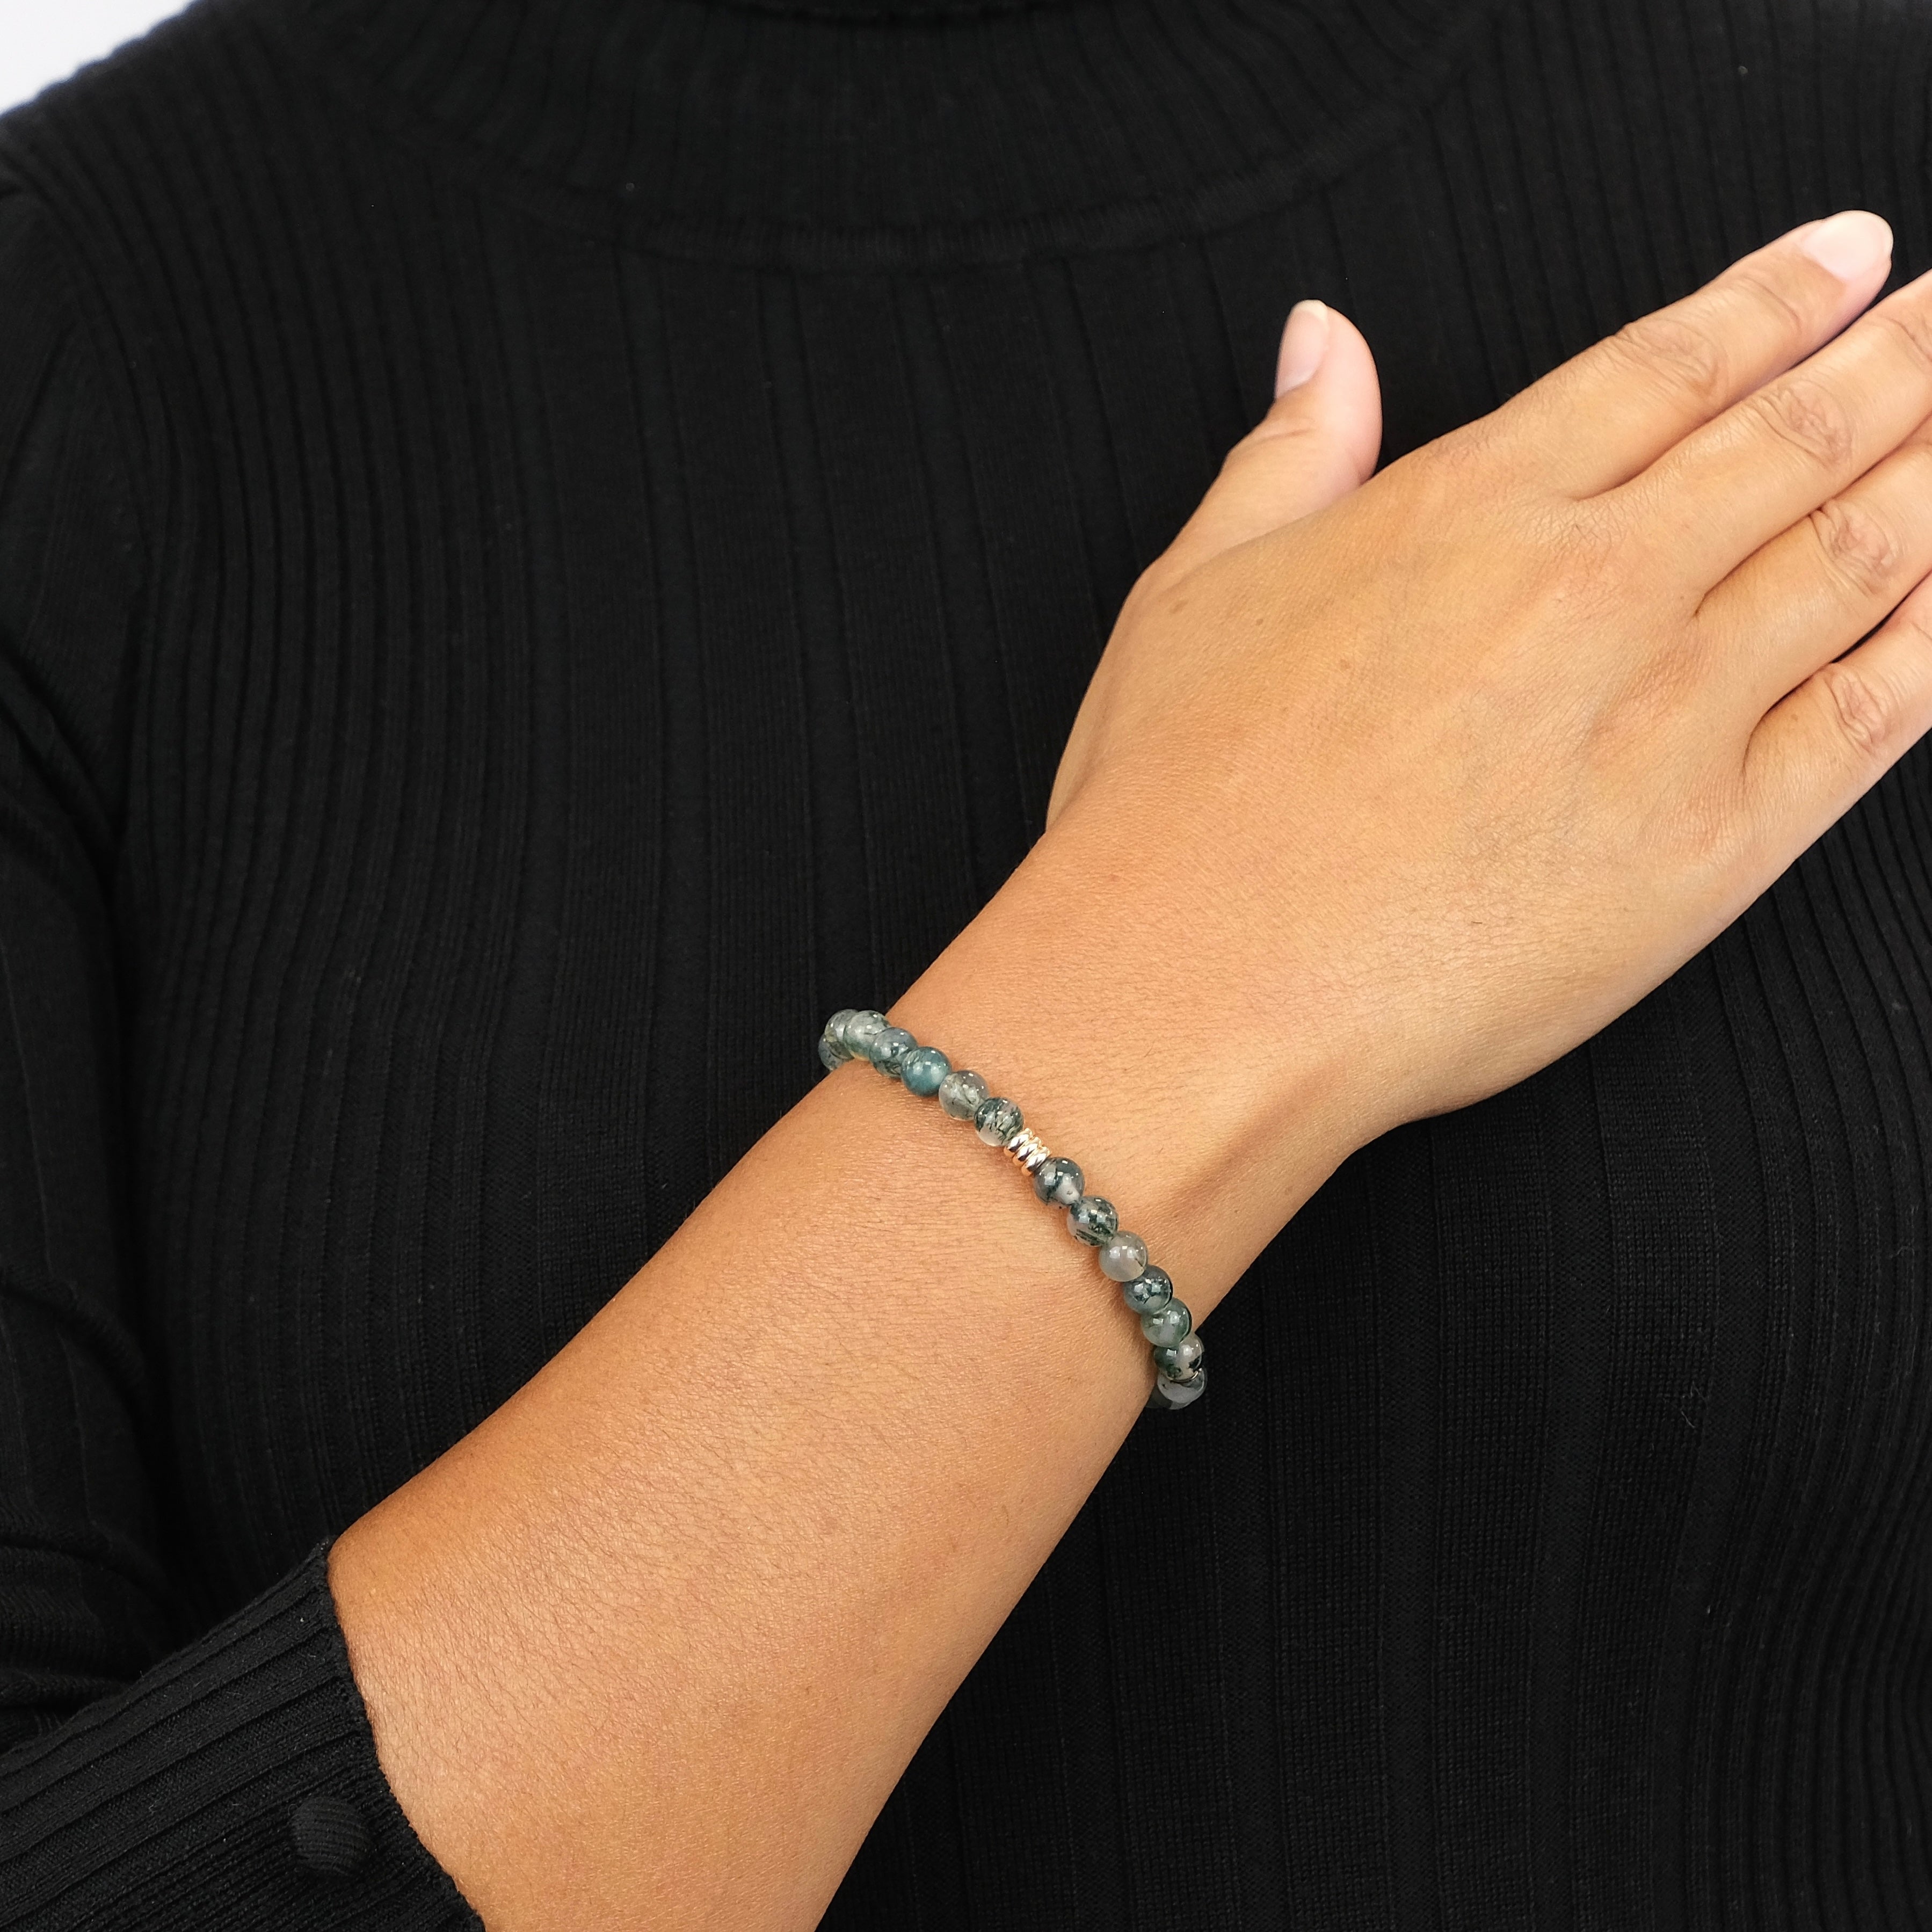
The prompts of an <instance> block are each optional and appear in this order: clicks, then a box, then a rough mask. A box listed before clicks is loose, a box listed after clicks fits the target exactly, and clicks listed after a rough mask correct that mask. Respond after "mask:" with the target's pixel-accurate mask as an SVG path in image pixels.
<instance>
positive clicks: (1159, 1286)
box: [1121, 1264, 1174, 1315]
mask: <svg viewBox="0 0 1932 1932" xmlns="http://www.w3.org/2000/svg"><path fill="white" fill-rule="evenodd" d="M1173 1299H1174V1281H1173V1278H1172V1277H1171V1276H1170V1275H1169V1274H1168V1271H1166V1269H1165V1268H1156V1267H1154V1266H1153V1265H1151V1264H1150V1265H1148V1267H1146V1268H1143V1269H1142V1271H1140V1273H1139V1274H1137V1275H1136V1276H1135V1277H1134V1278H1133V1280H1132V1281H1124V1282H1122V1283H1121V1300H1122V1301H1124V1302H1125V1303H1126V1304H1127V1306H1128V1307H1130V1308H1131V1309H1132V1310H1133V1311H1134V1313H1136V1315H1148V1314H1151V1313H1153V1311H1154V1310H1155V1309H1157V1308H1165V1307H1166V1306H1167V1304H1169V1302H1170V1301H1172V1300H1173Z"/></svg>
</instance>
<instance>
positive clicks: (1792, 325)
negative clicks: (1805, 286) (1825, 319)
mask: <svg viewBox="0 0 1932 1932" xmlns="http://www.w3.org/2000/svg"><path fill="white" fill-rule="evenodd" d="M1768 266H1769V265H1768V264H1767V263H1766V262H1765V261H1764V260H1762V259H1760V260H1757V261H1756V262H1751V263H1745V264H1743V265H1742V266H1739V268H1738V269H1736V271H1735V272H1734V275H1733V282H1734V286H1735V287H1736V289H1737V290H1738V292H1739V293H1740V294H1742V296H1744V297H1745V299H1746V300H1747V301H1748V302H1751V303H1752V304H1754V305H1755V306H1756V307H1757V309H1758V310H1759V311H1760V313H1761V314H1763V316H1764V317H1765V318H1766V320H1768V321H1769V323H1771V325H1772V327H1773V329H1775V330H1776V331H1777V332H1778V333H1779V334H1780V335H1781V336H1782V337H1783V338H1784V340H1785V341H1787V343H1791V344H1802V343H1808V342H1810V341H1811V340H1812V339H1813V337H1814V332H1815V331H1816V329H1817V318H1816V317H1813V316H1811V315H1808V314H1806V312H1805V309H1804V308H1803V307H1802V305H1800V304H1799V303H1798V302H1795V301H1794V300H1793V299H1792V297H1791V296H1790V293H1788V291H1787V290H1786V289H1785V287H1784V285H1783V284H1781V282H1780V281H1778V278H1777V277H1776V276H1775V275H1772V274H1769V273H1768V272H1766V271H1767V268H1768Z"/></svg>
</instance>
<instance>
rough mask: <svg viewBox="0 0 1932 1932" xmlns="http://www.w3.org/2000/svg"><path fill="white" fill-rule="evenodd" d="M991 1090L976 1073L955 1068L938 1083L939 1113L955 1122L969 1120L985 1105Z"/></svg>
mask: <svg viewBox="0 0 1932 1932" xmlns="http://www.w3.org/2000/svg"><path fill="white" fill-rule="evenodd" d="M990 1091H992V1090H991V1089H990V1088H989V1087H988V1086H987V1085H986V1082H985V1081H983V1080H982V1079H980V1076H979V1075H978V1074H977V1073H968V1072H967V1071H966V1070H965V1068H964V1067H958V1068H956V1069H955V1070H953V1072H952V1073H949V1074H948V1075H947V1076H946V1078H945V1079H944V1080H942V1081H941V1082H940V1083H939V1111H940V1112H941V1113H942V1114H948V1115H951V1116H952V1118H953V1119H954V1120H956V1121H970V1120H971V1119H972V1118H973V1117H974V1115H976V1114H977V1113H978V1112H979V1111H980V1108H981V1107H982V1106H983V1105H984V1104H985V1103H986V1097H987V1095H988V1094H989V1092H990Z"/></svg>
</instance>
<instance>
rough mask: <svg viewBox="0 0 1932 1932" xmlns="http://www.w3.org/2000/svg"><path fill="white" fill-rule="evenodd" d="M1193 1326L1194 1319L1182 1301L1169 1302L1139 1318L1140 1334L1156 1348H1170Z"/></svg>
mask: <svg viewBox="0 0 1932 1932" xmlns="http://www.w3.org/2000/svg"><path fill="white" fill-rule="evenodd" d="M1193 1326H1194V1317H1193V1316H1192V1315H1190V1313H1188V1311H1187V1303H1186V1302H1184V1301H1170V1302H1169V1303H1168V1304H1167V1305H1166V1307H1164V1308H1150V1309H1149V1310H1148V1312H1147V1313H1145V1315H1143V1316H1142V1317H1141V1333H1142V1334H1143V1335H1145V1337H1147V1338H1148V1340H1149V1341H1150V1342H1151V1343H1153V1344H1154V1346H1155V1347H1156V1348H1157V1349H1171V1348H1172V1347H1173V1346H1174V1345H1175V1343H1177V1342H1178V1341H1179V1340H1181V1337H1182V1336H1184V1335H1185V1334H1187V1331H1189V1330H1190V1328H1193Z"/></svg>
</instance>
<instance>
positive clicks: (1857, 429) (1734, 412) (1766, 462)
mask: <svg viewBox="0 0 1932 1932" xmlns="http://www.w3.org/2000/svg"><path fill="white" fill-rule="evenodd" d="M1928 415H1932V275H1925V276H1921V277H1920V278H1919V279H1918V281H1915V282H1912V283H1910V284H1908V285H1907V286H1906V287H1904V288H1902V289H1900V290H1898V291H1897V293H1896V294H1894V295H1891V296H1888V297H1887V298H1886V299H1885V301H1883V302H1881V303H1880V304H1879V305H1878V307H1877V308H1875V309H1873V310H1872V311H1870V313H1869V314H1867V315H1865V316H1864V317H1861V319H1860V320H1858V322H1856V323H1853V324H1852V326H1851V327H1850V328H1849V329H1847V330H1846V332H1844V334H1843V335H1841V336H1840V337H1838V339H1837V340H1836V341H1833V342H1831V343H1829V344H1826V347H1824V348H1823V349H1821V350H1819V351H1818V353H1817V354H1816V355H1814V356H1811V357H1810V358H1809V359H1808V360H1806V361H1805V362H1802V363H1800V364H1799V365H1798V366H1797V368H1795V369H1793V370H1792V371H1790V373H1789V374H1786V375H1783V376H1781V377H1778V379H1777V380H1775V382H1771V383H1766V385H1765V386H1764V387H1763V388H1762V389H1758V390H1756V391H1754V392H1753V393H1752V394H1751V395H1748V396H1747V397H1745V398H1744V399H1743V400H1742V401H1740V402H1737V403H1734V404H1733V405H1732V406H1731V407H1730V408H1729V409H1728V410H1726V411H1725V412H1724V414H1723V415H1722V416H1718V417H1716V418H1715V419H1712V421H1711V422H1709V423H1706V425H1704V426H1703V428H1701V429H1698V430H1697V431H1694V432H1693V433H1692V434H1691V435H1689V436H1688V437H1685V439H1684V440H1683V441H1682V443H1679V444H1677V445H1676V447H1675V448H1673V449H1671V450H1670V451H1669V452H1667V453H1666V454H1665V455H1663V456H1661V457H1660V458H1658V460H1657V461H1656V462H1655V463H1652V465H1651V466H1650V467H1649V469H1646V471H1644V472H1643V474H1642V475H1640V476H1637V477H1634V478H1632V479H1631V481H1629V482H1628V483H1626V484H1623V485H1622V486H1621V487H1619V488H1618V489H1616V490H1613V491H1611V492H1610V496H1612V497H1613V498H1619V499H1622V500H1623V502H1624V504H1625V506H1626V507H1628V508H1629V509H1630V510H1631V511H1634V513H1635V514H1636V516H1637V520H1638V522H1639V523H1640V525H1641V524H1643V523H1650V524H1652V525H1653V526H1655V527H1657V528H1658V529H1660V530H1661V531H1663V532H1667V533H1668V538H1669V541H1670V545H1671V553H1672V556H1673V562H1677V563H1679V564H1681V565H1682V566H1683V568H1684V569H1685V572H1686V574H1688V576H1689V577H1691V580H1692V581H1693V582H1694V583H1696V584H1697V586H1699V588H1700V589H1705V590H1708V589H1710V588H1711V587H1712V586H1715V585H1716V584H1717V583H1719V582H1721V580H1723V579H1724V577H1727V576H1729V575H1730V573H1731V571H1733V570H1734V569H1736V568H1737V566H1738V565H1739V564H1740V563H1742V562H1743V561H1744V559H1745V558H1746V557H1748V556H1751V554H1752V553H1754V551H1756V550H1758V549H1760V547H1763V545H1764V544H1767V543H1769V541H1771V540H1772V538H1775V537H1776V536H1778V535H1780V534H1781V532H1784V531H1785V530H1787V529H1790V527H1791V526H1792V525H1793V524H1794V523H1796V522H1797V521H1798V520H1799V518H1801V517H1804V516H1805V515H1807V514H1809V513H1810V512H1811V511H1813V510H1815V509H1816V508H1817V507H1818V506H1819V505H1820V504H1821V503H1823V502H1825V501H1826V499H1828V498H1829V497H1832V496H1836V495H1837V494H1838V493H1839V491H1841V490H1843V489H1844V488H1845V487H1846V485H1847V484H1850V483H1852V481H1855V479H1856V478H1858V477H1860V476H1861V475H1864V472H1865V471H1867V469H1870V467H1871V466H1872V465H1873V463H1876V462H1877V461H1878V460H1879V459H1880V458H1882V457H1884V456H1885V455H1888V454H1889V453H1890V452H1891V451H1892V450H1894V449H1897V447H1898V446H1899V445H1900V443H1903V441H1904V440H1905V439H1906V437H1908V436H1909V435H1910V434H1912V431H1914V430H1915V429H1916V428H1918V425H1920V424H1921V423H1922V422H1924V420H1925V419H1926V418H1927V416H1928Z"/></svg>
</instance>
